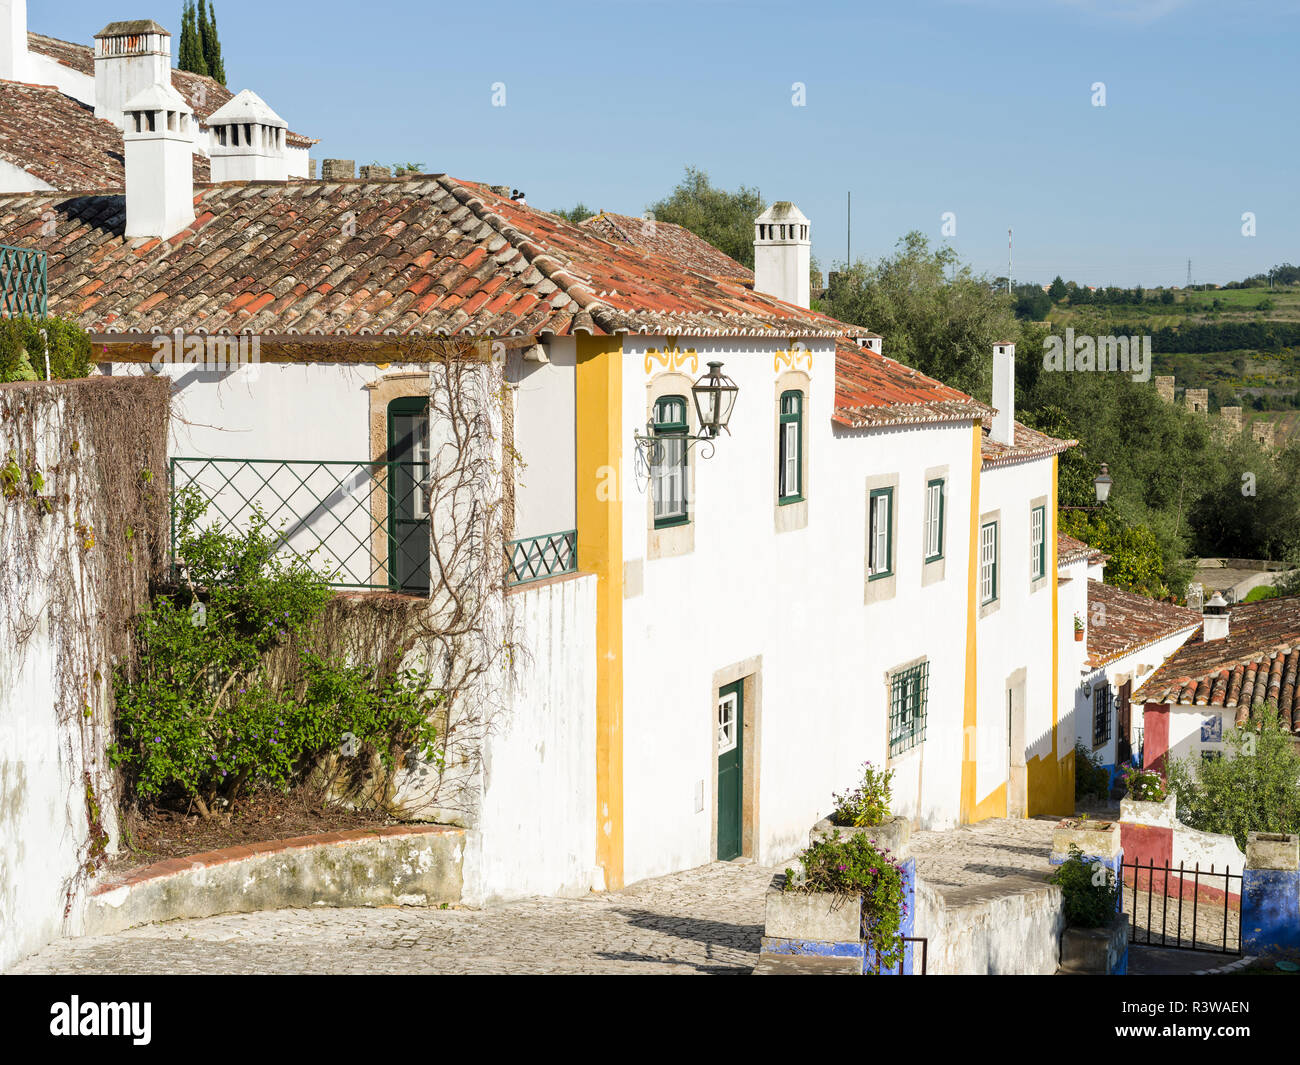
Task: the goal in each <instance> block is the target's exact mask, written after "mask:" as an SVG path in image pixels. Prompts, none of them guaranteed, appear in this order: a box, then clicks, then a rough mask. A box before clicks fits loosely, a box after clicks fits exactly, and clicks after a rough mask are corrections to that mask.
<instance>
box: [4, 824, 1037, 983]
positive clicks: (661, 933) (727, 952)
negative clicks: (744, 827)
mask: <svg viewBox="0 0 1300 1065" xmlns="http://www.w3.org/2000/svg"><path fill="white" fill-rule="evenodd" d="M1051 828H1052V822H1048V821H986V822H983V823H981V824H979V825H972V826H967V827H965V828H960V829H955V830H953V831H951V832H918V833H916V834H915V835H914V836H913V853H914V854H915V855H916V857H917V864H918V868H919V870H920V872H921V875H922V876H924V877H925V878H926V879H928V880H932V881H933V882H934V883H936V884H937V885H938V886H940V887H942V886H945V885H949V886H952V885H960V884H973V883H982V882H986V881H988V880H991V879H996V878H997V877H1000V876H1007V875H1011V874H1016V873H1026V872H1031V871H1034V870H1039V869H1041V870H1042V871H1043V872H1046V871H1047V869H1048V865H1047V853H1048V850H1049V849H1050V845H1051ZM781 867H782V866H777V867H776V868H781ZM773 872H774V868H773V867H764V866H758V865H753V864H740V863H732V862H715V863H713V864H712V865H706V866H703V867H701V868H699V869H692V870H688V871H687V872H684V873H677V874H674V875H672V876H666V877H659V878H657V879H654V880H646V881H642V882H641V883H639V884H634V885H632V886H631V887H629V888H626V889H624V890H623V891H619V892H613V893H610V894H606V895H592V896H588V897H586V898H582V899H529V900H526V901H523V902H512V903H508V904H503V905H498V906H492V907H488V908H487V909H483V910H469V909H465V910H461V909H448V910H428V909H422V908H416V907H393V908H385V909H311V910H306V909H299V910H274V911H269V912H264V913H248V914H232V915H228V916H225V917H209V918H206V919H203V920H194V921H174V922H171V923H169V924H162V925H152V926H148V927H145V928H137V929H133V930H131V931H128V932H122V933H119V934H117V935H113V936H100V937H93V938H84V939H65V940H60V941H59V942H57V943H53V944H51V945H50V946H48V947H46V948H45V949H44V950H42V951H41V952H40V953H38V954H36V955H34V956H33V957H31V958H29V959H27V960H26V961H25V962H22V963H21V964H19V965H18V966H17V967H16V968H15V969H14V970H13V971H14V972H16V973H132V974H133V973H175V974H191V973H238V974H245V973H451V974H460V973H499V972H511V973H683V974H687V973H737V974H744V973H748V972H749V971H750V970H751V969H752V968H753V967H754V965H755V964H756V963H757V961H758V948H759V939H760V938H761V936H762V934H763V892H764V890H765V889H766V887H767V885H768V882H769V881H770V880H771V877H772V873H773Z"/></svg>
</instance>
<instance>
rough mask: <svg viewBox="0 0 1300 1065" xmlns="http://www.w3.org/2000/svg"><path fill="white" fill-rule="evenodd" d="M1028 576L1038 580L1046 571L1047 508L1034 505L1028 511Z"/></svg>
mask: <svg viewBox="0 0 1300 1065" xmlns="http://www.w3.org/2000/svg"><path fill="white" fill-rule="evenodd" d="M1029 551H1030V559H1029V578H1030V580H1035V581H1036V580H1039V579H1040V578H1042V577H1043V576H1045V575H1046V573H1047V508H1046V507H1034V509H1033V510H1032V511H1030V513H1029Z"/></svg>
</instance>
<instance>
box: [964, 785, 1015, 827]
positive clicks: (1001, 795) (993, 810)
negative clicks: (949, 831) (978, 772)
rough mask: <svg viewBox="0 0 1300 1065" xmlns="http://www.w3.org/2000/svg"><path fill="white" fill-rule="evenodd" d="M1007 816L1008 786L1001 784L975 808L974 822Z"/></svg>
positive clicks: (972, 818)
mask: <svg viewBox="0 0 1300 1065" xmlns="http://www.w3.org/2000/svg"><path fill="white" fill-rule="evenodd" d="M1006 816H1007V786H1006V784H999V785H998V786H997V787H996V788H994V789H993V790H992V791H991V792H989V793H988V794H987V795H985V796H984V798H982V799H980V801H979V802H978V803H977V804H976V806H975V813H974V816H972V817H971V820H972V821H985V820H987V819H988V818H990V817H1006Z"/></svg>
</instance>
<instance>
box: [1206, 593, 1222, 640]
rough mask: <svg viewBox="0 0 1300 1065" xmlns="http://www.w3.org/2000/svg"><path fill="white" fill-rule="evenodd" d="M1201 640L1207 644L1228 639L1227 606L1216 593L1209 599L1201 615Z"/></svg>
mask: <svg viewBox="0 0 1300 1065" xmlns="http://www.w3.org/2000/svg"><path fill="white" fill-rule="evenodd" d="M1201 638H1202V639H1203V640H1205V641H1206V642H1207V643H1208V642H1209V641H1211V640H1226V639H1227V638H1228V604H1227V602H1225V600H1224V598H1223V596H1221V595H1220V594H1219V593H1218V592H1215V593H1214V595H1212V596H1211V597H1210V600H1209V602H1207V603H1206V604H1205V609H1204V611H1203V612H1202V614H1201Z"/></svg>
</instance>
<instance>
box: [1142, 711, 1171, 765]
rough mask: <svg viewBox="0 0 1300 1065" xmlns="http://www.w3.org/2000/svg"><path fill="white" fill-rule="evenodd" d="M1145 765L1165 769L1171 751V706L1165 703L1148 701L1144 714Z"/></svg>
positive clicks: (1143, 748) (1143, 747)
mask: <svg viewBox="0 0 1300 1065" xmlns="http://www.w3.org/2000/svg"><path fill="white" fill-rule="evenodd" d="M1142 730H1143V731H1142V750H1143V755H1142V757H1143V763H1142V764H1143V766H1144V768H1146V769H1154V770H1156V772H1163V771H1164V762H1165V755H1166V754H1167V753H1168V751H1169V707H1168V706H1167V705H1165V704H1164V703H1147V704H1146V706H1145V708H1144V711H1143V715H1142Z"/></svg>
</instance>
